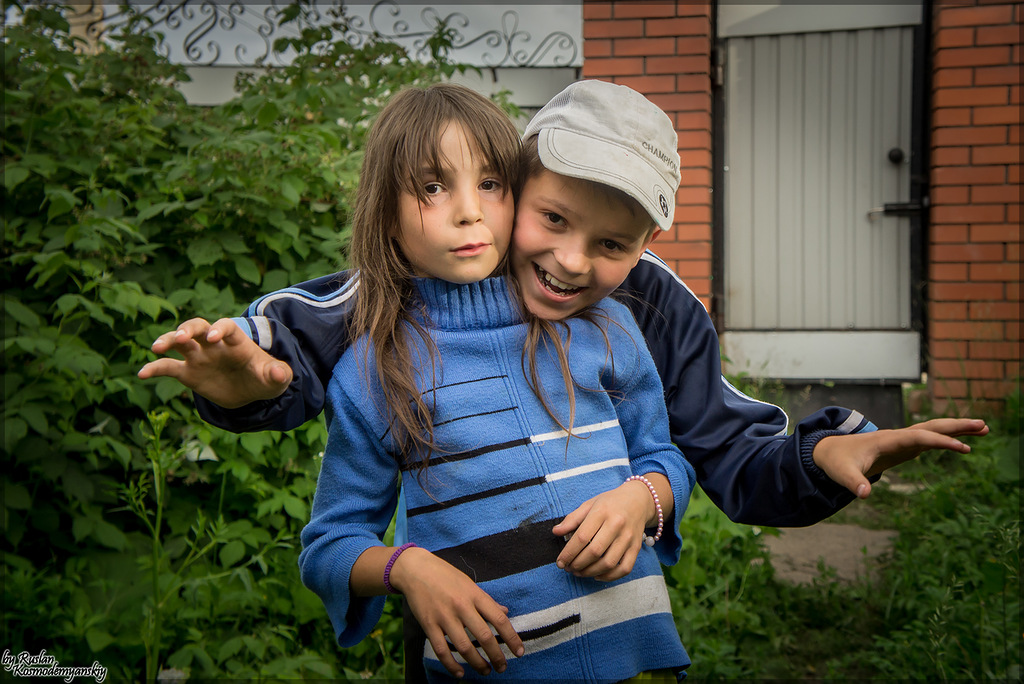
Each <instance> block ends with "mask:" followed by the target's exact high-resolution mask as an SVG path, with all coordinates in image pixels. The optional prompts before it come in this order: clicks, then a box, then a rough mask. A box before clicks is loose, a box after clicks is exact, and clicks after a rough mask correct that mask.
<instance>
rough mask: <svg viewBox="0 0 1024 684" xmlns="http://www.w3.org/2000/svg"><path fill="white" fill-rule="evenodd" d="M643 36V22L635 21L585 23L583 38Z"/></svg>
mask: <svg viewBox="0 0 1024 684" xmlns="http://www.w3.org/2000/svg"><path fill="white" fill-rule="evenodd" d="M643 35H644V22H642V21H640V20H639V19H637V20H635V21H615V20H612V21H585V22H583V38H584V40H587V39H590V38H639V37H641V36H643Z"/></svg>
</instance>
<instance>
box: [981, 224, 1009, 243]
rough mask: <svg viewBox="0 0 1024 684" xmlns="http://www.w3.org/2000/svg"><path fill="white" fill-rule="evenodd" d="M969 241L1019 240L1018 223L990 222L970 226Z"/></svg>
mask: <svg viewBox="0 0 1024 684" xmlns="http://www.w3.org/2000/svg"><path fill="white" fill-rule="evenodd" d="M971 242H1020V224H1017V223H992V224H988V225H979V226H971Z"/></svg>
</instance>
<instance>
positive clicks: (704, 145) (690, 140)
mask: <svg viewBox="0 0 1024 684" xmlns="http://www.w3.org/2000/svg"><path fill="white" fill-rule="evenodd" d="M679 149H681V150H687V149H698V150H710V149H711V131H679Z"/></svg>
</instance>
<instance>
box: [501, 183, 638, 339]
mask: <svg viewBox="0 0 1024 684" xmlns="http://www.w3.org/2000/svg"><path fill="white" fill-rule="evenodd" d="M651 228H652V222H651V220H650V218H649V217H648V216H647V215H645V214H641V215H636V216H634V215H633V214H632V213H631V212H630V210H629V208H627V207H626V205H625V204H623V203H622V202H620V201H618V200H615V199H612V198H611V197H608V196H605V195H602V194H601V193H598V192H594V190H593V189H592V188H591V187H589V185H588V184H587V183H586V182H584V181H581V180H578V179H575V178H570V177H568V176H562V175H559V174H556V173H552V172H550V171H543V172H541V173H540V174H539V175H536V176H533V177H531V178H529V179H528V180H527V181H526V183H525V185H524V186H523V191H522V193H521V194H520V197H519V205H518V208H517V211H516V227H515V231H513V233H512V256H511V260H512V269H513V273H514V274H515V277H516V279H517V280H518V281H519V284H520V288H521V289H522V292H523V298H524V299H525V301H526V306H527V308H529V309H530V311H532V312H533V313H534V314H535V315H537V316H539V317H541V318H545V319H549V320H556V319H561V318H566V317H567V316H571V315H572V314H574V313H577V312H578V311H581V310H583V309H584V308H586V307H588V306H590V305H591V304H594V303H596V302H597V301H599V300H601V299H603V298H604V297H607V296H608V295H609V294H611V293H612V291H613V290H614V289H615V288H617V287H618V286H619V285H621V284H622V281H623V280H625V278H626V275H627V274H628V273H629V271H630V269H632V268H633V267H634V266H636V263H637V261H639V260H640V257H641V256H642V255H643V252H644V250H645V249H646V248H647V246H648V245H649V244H650V243H651V241H653V240H654V234H653V232H652V230H651Z"/></svg>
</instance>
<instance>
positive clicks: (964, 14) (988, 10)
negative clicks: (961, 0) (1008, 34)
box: [939, 4, 1013, 27]
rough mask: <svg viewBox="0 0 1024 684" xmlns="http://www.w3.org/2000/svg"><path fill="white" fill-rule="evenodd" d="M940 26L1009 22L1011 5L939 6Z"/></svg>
mask: <svg viewBox="0 0 1024 684" xmlns="http://www.w3.org/2000/svg"><path fill="white" fill-rule="evenodd" d="M939 17H940V19H939V22H940V25H941V26H944V27H945V26H987V25H993V24H1009V23H1010V22H1011V21H1013V7H1012V5H1009V4H1005V5H995V6H992V7H942V6H941V5H940V6H939Z"/></svg>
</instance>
